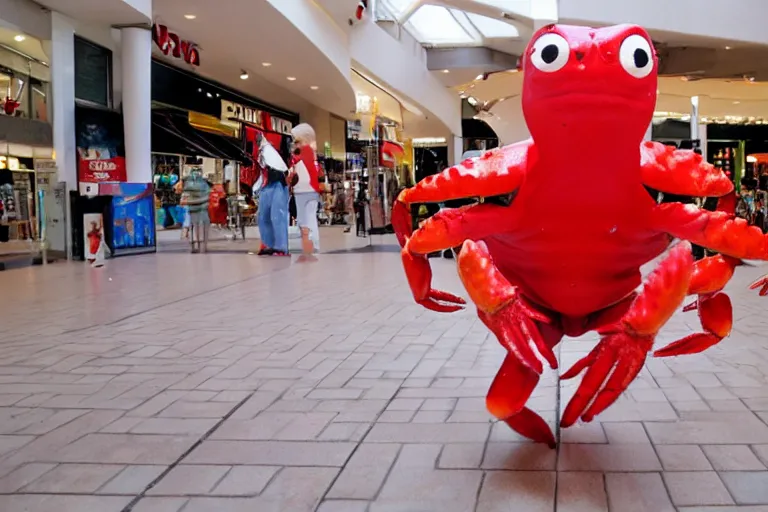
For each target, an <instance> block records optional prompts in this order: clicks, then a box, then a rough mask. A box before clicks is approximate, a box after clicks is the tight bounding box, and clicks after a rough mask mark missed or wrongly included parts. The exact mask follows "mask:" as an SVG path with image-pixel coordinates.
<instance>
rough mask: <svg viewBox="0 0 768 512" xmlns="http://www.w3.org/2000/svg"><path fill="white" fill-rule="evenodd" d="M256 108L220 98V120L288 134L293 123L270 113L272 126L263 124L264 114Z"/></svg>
mask: <svg viewBox="0 0 768 512" xmlns="http://www.w3.org/2000/svg"><path fill="white" fill-rule="evenodd" d="M265 113H266V112H263V111H261V110H259V109H257V108H253V107H247V106H245V105H241V104H239V103H235V102H234V101H228V100H221V120H222V121H223V122H225V123H228V124H232V123H233V122H234V123H235V124H239V123H248V124H252V125H255V126H257V127H259V128H262V129H265V130H270V129H271V130H272V131H275V132H277V133H282V134H283V135H290V134H291V130H292V129H293V123H291V122H290V121H287V120H285V119H283V118H281V117H277V116H273V115H270V116H269V117H270V118H271V120H272V126H271V127H270V126H264V114H265Z"/></svg>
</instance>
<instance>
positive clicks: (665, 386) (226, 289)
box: [0, 230, 768, 512]
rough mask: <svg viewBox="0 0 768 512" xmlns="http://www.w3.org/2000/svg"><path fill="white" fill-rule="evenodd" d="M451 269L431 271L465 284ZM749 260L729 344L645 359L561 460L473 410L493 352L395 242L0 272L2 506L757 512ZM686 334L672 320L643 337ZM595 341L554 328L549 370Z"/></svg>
mask: <svg viewBox="0 0 768 512" xmlns="http://www.w3.org/2000/svg"><path fill="white" fill-rule="evenodd" d="M327 233H331V234H327ZM324 236H326V237H327V239H326V241H327V242H328V244H330V245H329V246H328V248H329V249H330V247H331V246H333V244H336V243H338V244H339V247H340V248H344V247H346V246H345V245H344V244H346V243H347V241H345V240H344V239H342V238H339V237H344V236H345V235H343V234H341V232H340V231H339V230H335V231H333V232H331V231H328V232H325V231H324ZM377 240H378V241H377V244H378V245H379V247H382V244H384V243H387V242H394V240H392V239H387V240H382V239H377ZM453 265H454V264H453V262H452V261H447V260H434V261H433V267H434V269H435V282H436V283H438V284H439V286H440V287H441V288H443V289H447V290H450V291H454V292H461V291H462V290H461V286H460V283H459V281H458V279H457V277H456V273H455V269H454V267H453ZM760 270H761V269H754V268H743V269H740V270H739V271H738V273H737V275H736V277H735V279H734V280H733V283H732V284H731V285H730V288H729V291H730V293H731V296H732V298H733V299H734V304H735V308H736V313H735V317H736V328H735V332H734V333H733V335H732V336H731V338H730V339H728V340H727V341H725V342H724V343H722V345H721V346H720V347H716V348H714V349H711V350H710V351H708V352H707V353H706V354H705V355H698V356H688V357H683V358H677V359H671V360H649V362H648V365H647V367H646V369H645V370H644V372H643V373H642V374H641V377H640V378H639V379H638V380H637V381H636V382H635V383H634V384H633V385H632V387H631V391H630V392H629V393H627V394H626V395H625V396H624V397H623V398H622V399H621V400H620V401H619V402H618V403H617V404H615V405H614V406H613V407H612V408H611V409H609V410H608V411H607V412H605V413H604V414H603V415H602V416H600V417H599V418H598V420H597V421H595V422H594V423H592V424H589V425H580V426H577V427H574V428H572V429H568V430H565V431H563V432H561V433H560V439H561V445H560V448H559V449H558V450H557V451H552V450H549V449H547V448H546V447H543V446H539V445H534V444H531V443H527V442H525V441H524V440H523V439H521V438H520V437H518V436H516V435H515V434H514V433H512V432H511V431H510V430H509V429H508V428H507V427H506V426H505V425H504V424H499V423H495V422H493V421H492V420H491V417H490V416H489V414H488V413H487V412H486V410H485V407H484V396H485V393H486V391H487V388H488V385H489V383H490V381H491V379H492V378H493V376H494V374H495V372H496V370H497V368H498V366H499V365H500V363H501V360H502V356H503V350H502V349H501V347H499V346H498V344H497V342H496V341H495V339H493V338H491V337H490V336H489V334H488V332H487V330H486V329H485V328H484V327H483V325H482V324H481V323H480V322H479V321H478V320H477V319H476V318H475V314H474V313H473V312H472V311H471V310H470V311H464V312H460V313H456V314H452V315H440V314H436V313H432V312H429V311H426V310H424V309H422V308H421V307H419V306H417V305H415V304H413V302H412V299H411V297H410V292H409V290H408V287H407V285H406V283H405V279H404V277H403V273H402V270H401V268H400V262H399V257H398V254H397V252H396V251H395V250H393V249H392V248H386V247H384V248H382V250H380V251H365V252H347V253H336V254H322V255H320V257H319V261H318V262H316V263H311V264H297V263H296V259H295V257H294V259H288V258H271V259H261V258H258V257H256V256H248V255H245V254H227V253H223V254H210V255H190V254H186V253H183V252H172V253H160V254H157V255H149V256H135V257H128V258H123V259H119V260H112V261H110V262H108V264H107V266H106V267H104V268H102V269H92V268H90V267H87V266H86V265H84V264H80V263H69V264H67V263H57V264H54V265H49V266H47V267H35V268H26V269H19V270H12V271H7V272H2V273H0V290H2V291H3V293H2V303H0V510H2V511H9V512H11V511H12V512H16V511H22V510H23V511H30V512H53V511H56V512H91V511H92V512H113V511H115V512H119V511H123V510H126V511H127V510H133V511H135V512H148V511H152V512H178V511H182V510H183V512H201V511H205V512H209V511H214V510H215V511H217V512H229V511H248V512H254V511H258V512H273V511H274V512H278V511H279V512H303V511H314V510H319V511H321V512H363V511H368V512H385V511H386V512H394V511H401V512H432V511H434V512H452V511H455V512H467V511H478V512H496V511H524V512H539V511H542V512H544V511H546V512H550V511H552V510H557V511H561V512H565V511H567V512H600V511H605V510H611V511H616V512H635V511H637V512H640V511H643V512H645V511H654V512H666V511H674V510H680V511H688V512H693V511H696V512H704V511H707V512H716V511H720V512H726V511H727V512H730V511H734V512H736V511H745V512H746V511H749V512H758V511H766V510H768V469H766V464H767V463H768V425H766V420H768V377H766V372H767V371H768V360H767V358H768V352H766V347H767V346H768V339H767V338H766V334H767V333H768V315H766V311H768V299H763V301H762V302H761V300H760V299H759V298H758V297H756V296H755V294H754V293H752V292H748V291H747V290H746V284H747V283H748V282H749V281H750V280H751V279H753V278H755V277H757V276H758V275H759V274H760ZM698 328H699V326H698V319H697V317H696V316H695V314H694V313H687V314H685V315H683V314H678V315H676V316H675V317H674V318H673V319H672V321H671V322H670V324H669V325H668V327H667V328H666V329H665V330H664V332H663V334H662V335H661V336H660V339H659V342H658V343H659V344H662V343H666V342H669V341H671V340H673V339H677V338H678V337H680V335H681V334H684V333H688V332H689V330H691V329H697V330H698ZM595 340H596V338H595V337H594V336H590V337H587V338H583V339H579V340H573V339H567V340H565V342H564V343H563V344H561V345H560V351H559V352H560V353H559V356H560V359H561V362H562V364H561V366H562V367H564V368H568V367H569V366H570V365H571V364H572V363H573V362H574V361H575V360H576V359H577V358H578V357H580V356H581V355H583V354H584V353H586V352H587V351H588V350H589V349H590V348H591V346H592V345H593V344H594V341H595ZM574 385H575V384H571V383H568V384H567V385H565V384H563V385H562V388H561V391H560V393H558V392H557V374H556V372H549V373H548V374H547V375H546V376H545V378H544V379H542V383H541V385H540V386H539V389H538V390H537V391H536V392H535V394H534V397H533V399H532V401H531V403H530V405H531V406H532V407H533V408H534V409H535V410H537V411H539V412H540V413H542V414H543V415H544V416H545V417H547V418H548V419H549V420H550V422H551V423H552V424H554V423H555V416H556V412H557V411H558V410H562V408H563V407H564V405H565V404H566V403H567V400H568V399H569V398H570V396H571V394H572V393H573V390H574ZM746 505H754V506H752V507H746Z"/></svg>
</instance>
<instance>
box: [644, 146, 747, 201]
mask: <svg viewBox="0 0 768 512" xmlns="http://www.w3.org/2000/svg"><path fill="white" fill-rule="evenodd" d="M640 155H641V164H640V166H641V173H642V180H643V184H645V185H647V186H649V187H651V188H653V189H656V190H660V191H661V192H666V193H668V194H678V195H684V196H693V197H721V196H724V195H726V194H728V193H729V192H731V191H733V182H731V180H730V178H728V176H726V175H725V173H724V172H722V171H721V170H719V169H716V168H715V167H714V166H713V165H712V164H709V163H707V162H706V161H705V160H704V159H703V158H702V157H701V155H698V154H696V153H694V152H693V151H691V150H680V149H674V148H672V147H670V146H667V145H665V144H660V143H658V142H650V141H648V142H644V143H643V144H642V145H641V146H640Z"/></svg>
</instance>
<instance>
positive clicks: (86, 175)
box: [79, 156, 128, 183]
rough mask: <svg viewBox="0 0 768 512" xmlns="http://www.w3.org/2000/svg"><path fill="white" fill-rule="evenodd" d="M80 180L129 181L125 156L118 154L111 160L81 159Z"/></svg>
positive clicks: (101, 181)
mask: <svg viewBox="0 0 768 512" xmlns="http://www.w3.org/2000/svg"><path fill="white" fill-rule="evenodd" d="M79 180H80V183H104V182H107V181H128V175H127V173H126V170H125V158H123V157H121V156H118V157H115V158H110V159H109V160H80V176H79Z"/></svg>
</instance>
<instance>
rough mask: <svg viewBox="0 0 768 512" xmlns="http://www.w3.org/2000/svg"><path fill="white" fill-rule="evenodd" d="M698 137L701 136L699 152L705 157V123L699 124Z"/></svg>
mask: <svg viewBox="0 0 768 512" xmlns="http://www.w3.org/2000/svg"><path fill="white" fill-rule="evenodd" d="M699 138H701V154H702V155H703V156H704V160H706V159H707V125H706V124H700V125H699Z"/></svg>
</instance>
